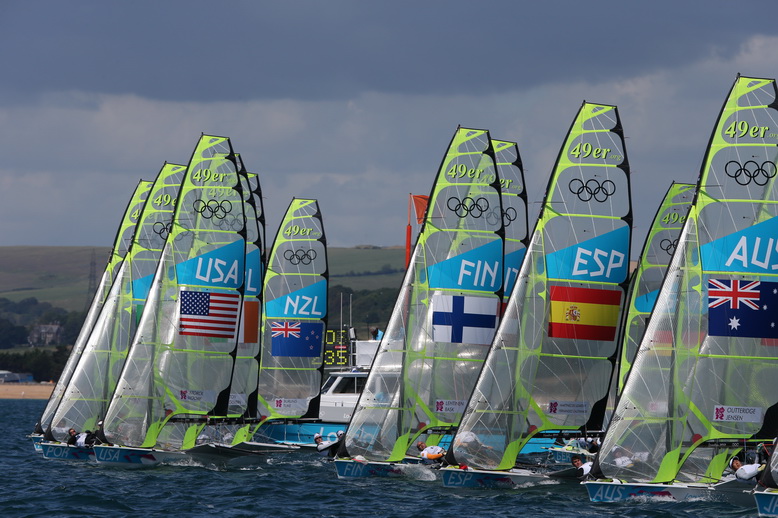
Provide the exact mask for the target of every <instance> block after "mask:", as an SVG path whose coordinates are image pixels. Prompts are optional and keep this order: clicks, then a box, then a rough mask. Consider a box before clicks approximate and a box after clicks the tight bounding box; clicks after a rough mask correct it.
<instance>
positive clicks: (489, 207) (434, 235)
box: [345, 128, 504, 462]
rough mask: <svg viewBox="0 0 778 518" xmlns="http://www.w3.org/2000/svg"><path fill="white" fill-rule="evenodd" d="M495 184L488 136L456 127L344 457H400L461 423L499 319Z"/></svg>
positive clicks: (500, 243)
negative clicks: (431, 431) (415, 445)
mask: <svg viewBox="0 0 778 518" xmlns="http://www.w3.org/2000/svg"><path fill="white" fill-rule="evenodd" d="M499 180H500V178H499V176H498V172H497V168H496V165H495V156H494V150H493V148H492V141H491V139H490V137H489V132H488V131H486V130H479V129H468V128H458V129H457V131H456V132H455V134H454V136H453V138H452V140H451V143H450V145H449V148H448V151H447V153H446V155H445V157H444V159H443V161H442V164H441V166H440V168H439V171H438V174H437V177H436V180H435V182H434V184H433V187H432V191H431V194H430V198H429V205H428V207H427V213H426V215H425V219H424V223H423V227H422V229H421V231H420V232H419V236H418V239H417V243H416V247H415V248H414V251H413V255H412V258H411V263H410V267H409V269H408V271H407V273H406V275H405V279H404V281H403V285H402V287H401V290H400V294H399V296H398V298H397V302H396V303H395V306H394V310H393V312H392V316H391V317H390V320H389V323H388V325H387V328H386V332H385V334H384V336H383V339H382V340H381V344H380V346H379V349H378V352H377V354H376V357H375V360H374V362H373V366H372V368H371V370H370V374H369V376H368V379H367V382H366V387H365V389H364V390H363V392H362V394H361V396H360V399H359V402H358V404H357V407H356V409H355V411H354V414H353V416H352V418H351V423H350V424H349V426H348V430H347V432H346V439H345V445H346V449H347V450H348V453H349V455H351V456H356V455H361V456H363V457H365V458H366V459H368V460H375V461H384V460H385V461H390V462H391V461H399V460H402V459H403V458H404V457H405V455H406V451H407V450H408V448H409V447H410V446H412V445H413V444H414V443H415V441H416V440H417V439H424V440H427V441H429V442H431V443H433V442H435V441H436V440H437V437H436V436H431V435H430V434H429V433H428V431H430V430H431V429H434V433H439V432H440V431H441V430H445V429H448V430H451V429H452V427H455V426H457V424H459V420H460V418H461V416H462V412H463V410H464V407H465V404H466V402H467V398H468V397H469V395H470V392H471V391H472V389H473V385H474V384H475V380H476V378H477V376H478V373H479V371H480V370H481V367H482V365H483V360H484V358H485V357H486V353H487V351H488V349H489V345H490V344H491V341H492V337H493V335H494V330H495V329H496V326H497V323H498V321H499V312H500V305H501V302H502V284H503V268H502V263H503V253H504V250H503V248H504V247H503V235H504V234H503V231H504V229H503V217H501V216H502V215H503V214H504V212H503V208H502V202H501V195H500V181H499Z"/></svg>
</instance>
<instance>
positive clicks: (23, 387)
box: [0, 383, 54, 399]
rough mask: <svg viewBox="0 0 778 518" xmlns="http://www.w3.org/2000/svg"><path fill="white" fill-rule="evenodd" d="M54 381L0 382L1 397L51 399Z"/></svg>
mask: <svg viewBox="0 0 778 518" xmlns="http://www.w3.org/2000/svg"><path fill="white" fill-rule="evenodd" d="M52 390H54V384H53V383H0V399H49V396H51V391H52Z"/></svg>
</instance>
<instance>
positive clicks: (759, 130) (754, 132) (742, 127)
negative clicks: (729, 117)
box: [724, 121, 770, 138]
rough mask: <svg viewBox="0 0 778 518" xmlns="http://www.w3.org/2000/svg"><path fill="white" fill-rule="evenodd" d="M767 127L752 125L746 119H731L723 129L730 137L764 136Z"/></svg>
mask: <svg viewBox="0 0 778 518" xmlns="http://www.w3.org/2000/svg"><path fill="white" fill-rule="evenodd" d="M769 129H770V128H769V127H768V126H752V125H750V124H749V123H748V122H747V121H733V122H732V124H730V125H729V126H727V129H725V130H724V134H725V135H729V136H730V137H731V138H738V137H745V136H746V135H748V136H749V137H751V138H764V136H765V133H767V130H769Z"/></svg>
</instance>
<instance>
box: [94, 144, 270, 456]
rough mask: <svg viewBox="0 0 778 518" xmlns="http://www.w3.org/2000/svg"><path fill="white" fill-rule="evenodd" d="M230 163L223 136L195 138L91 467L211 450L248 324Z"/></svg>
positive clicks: (234, 167) (234, 160)
mask: <svg viewBox="0 0 778 518" xmlns="http://www.w3.org/2000/svg"><path fill="white" fill-rule="evenodd" d="M238 162H239V157H238V156H237V155H236V154H235V152H234V151H233V149H232V144H231V142H230V140H229V138H227V137H218V136H213V135H202V136H201V137H200V140H199V142H198V144H197V147H196V148H195V150H194V152H193V155H192V158H191V159H190V161H189V165H188V167H187V171H186V175H185V177H184V180H183V183H182V185H181V190H180V193H179V195H178V197H177V200H176V204H175V212H174V218H173V222H172V226H171V228H170V232H169V234H168V235H167V241H166V243H165V246H164V249H163V250H162V254H161V259H160V261H159V264H158V265H157V269H156V271H155V273H154V277H153V279H152V281H151V283H150V288H149V294H148V298H147V302H146V304H145V307H144V310H143V313H142V315H141V317H140V322H139V324H138V329H137V332H136V333H135V336H134V339H133V341H132V345H131V346H130V349H129V352H128V356H127V359H126V361H125V363H124V368H123V370H122V372H121V375H120V377H119V381H118V383H117V386H116V390H115V391H114V394H113V396H112V398H111V403H110V406H109V407H108V412H107V414H106V416H105V420H104V421H105V422H104V432H105V436H106V438H107V440H108V441H109V443H110V445H101V446H96V447H95V450H96V456H97V460H98V462H100V463H109V464H117V465H124V466H130V467H132V466H138V465H156V464H158V463H160V462H163V461H170V462H178V461H184V462H188V461H189V460H190V459H189V457H187V456H186V454H185V451H186V450H188V449H191V448H194V447H195V446H197V445H198V444H199V443H201V442H212V441H213V440H214V437H215V436H216V435H217V434H218V433H219V430H220V427H221V425H223V424H224V423H225V422H227V417H228V416H229V413H230V409H231V407H233V406H234V405H235V398H234V395H233V393H232V381H233V375H234V366H235V356H236V355H237V349H238V335H239V331H240V330H239V323H243V324H244V325H245V324H247V323H248V321H247V320H241V318H240V315H241V313H242V310H243V295H244V291H245V272H246V267H245V260H246V235H247V232H246V218H245V207H244V200H245V199H246V198H247V196H246V194H245V193H243V185H244V183H243V182H242V181H241V179H240V176H241V174H245V172H243V169H242V167H240V166H239V165H238ZM255 323H256V322H255ZM212 418H213V420H212ZM236 419H240V418H236ZM198 441H199V442H198Z"/></svg>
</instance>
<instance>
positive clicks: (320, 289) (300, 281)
mask: <svg viewBox="0 0 778 518" xmlns="http://www.w3.org/2000/svg"><path fill="white" fill-rule="evenodd" d="M328 277H329V271H328V266H327V242H326V239H325V234H324V226H323V223H322V218H321V212H320V211H319V204H318V202H317V201H316V200H311V199H298V198H295V199H293V200H292V202H291V203H290V204H289V208H288V209H287V211H286V214H285V215H284V219H283V220H282V221H281V225H280V227H279V229H278V233H277V234H276V238H275V241H274V243H273V248H272V250H271V252H270V254H269V256H268V265H267V271H266V273H265V279H264V283H263V293H262V299H263V300H262V304H263V312H262V326H261V327H260V330H261V333H262V337H261V339H262V354H261V357H262V360H261V365H260V371H259V390H258V393H259V396H258V404H259V406H258V411H259V414H260V416H261V418H262V419H263V421H264V420H267V419H269V420H273V419H279V418H299V417H318V415H319V405H318V401H319V399H318V397H319V392H320V389H321V383H322V372H323V362H322V356H323V354H324V339H325V333H326V330H327V291H328V290H327V283H328Z"/></svg>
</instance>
